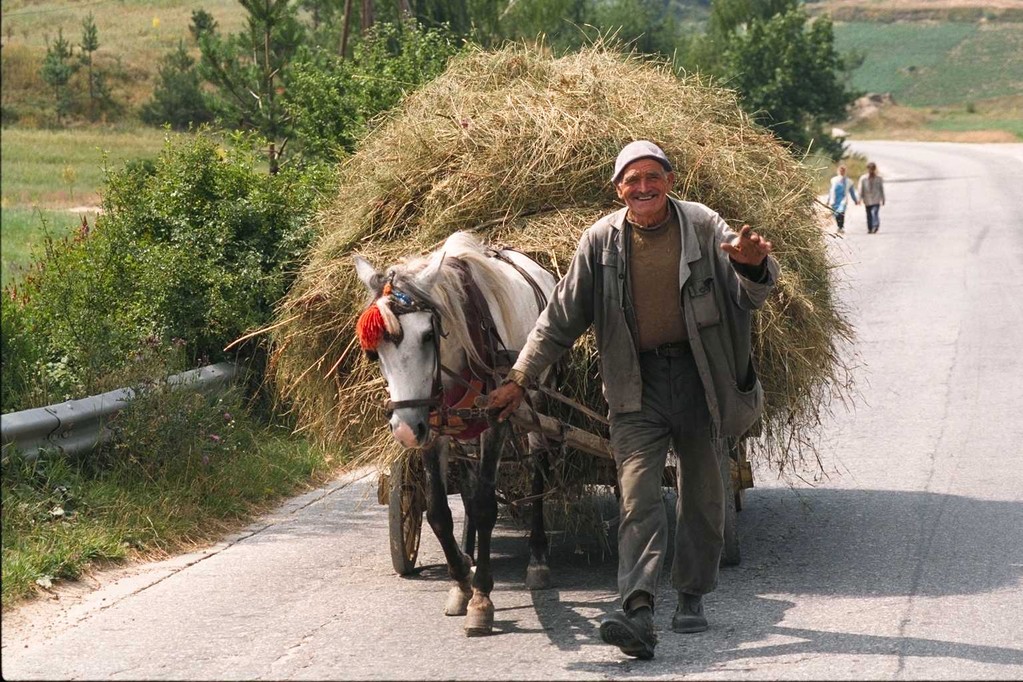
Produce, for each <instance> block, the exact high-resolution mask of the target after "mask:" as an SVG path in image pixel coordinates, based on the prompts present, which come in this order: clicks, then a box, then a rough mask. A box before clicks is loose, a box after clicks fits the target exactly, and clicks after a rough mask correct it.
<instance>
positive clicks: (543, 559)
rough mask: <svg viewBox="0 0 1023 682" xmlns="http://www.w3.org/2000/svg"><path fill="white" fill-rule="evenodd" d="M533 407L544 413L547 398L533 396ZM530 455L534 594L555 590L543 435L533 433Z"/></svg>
mask: <svg viewBox="0 0 1023 682" xmlns="http://www.w3.org/2000/svg"><path fill="white" fill-rule="evenodd" d="M531 397H532V400H533V404H534V405H535V406H536V408H537V409H538V410H540V411H541V412H542V411H543V408H544V400H543V396H542V394H541V393H540V392H539V391H536V392H533V393H532V394H531ZM527 439H528V441H529V453H530V454H531V455H532V457H533V485H532V488H531V490H530V493H529V494H530V496H531V497H532V498H533V504H532V507H533V509H532V519H531V520H530V521H531V523H530V530H529V566H528V568H526V587H527V588H529V589H530V590H544V589H547V588H548V587H550V586H551V569H550V566H548V565H547V549H548V547H549V543H548V542H547V530H546V529H545V528H544V522H543V493H544V482H545V481H546V480H547V473H548V468H549V466H550V455H549V453H548V450H547V440H546V439H545V438H544V437H543V436H542V435H541V434H539V433H530V434H529V435H528V436H527Z"/></svg>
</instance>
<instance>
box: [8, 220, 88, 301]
mask: <svg viewBox="0 0 1023 682" xmlns="http://www.w3.org/2000/svg"><path fill="white" fill-rule="evenodd" d="M86 215H87V219H88V221H89V224H90V225H92V224H94V223H95V213H91V214H86ZM80 225H81V217H80V216H78V215H76V214H73V213H69V212H68V211H46V210H43V209H28V208H0V241H2V242H3V250H2V253H3V256H2V259H0V286H6V285H7V284H9V283H10V282H12V281H13V280H14V279H16V278H17V277H19V276H20V275H21V274H22V272H23V271H24V270H25V268H26V267H27V266H28V265H29V264H30V263H32V262H33V261H34V260H36V257H37V256H39V255H40V254H41V252H42V249H43V243H44V240H45V238H46V237H47V236H50V237H54V238H56V237H63V236H64V235H66V234H67V233H68V232H70V231H71V230H73V229H76V228H77V227H78V226H80Z"/></svg>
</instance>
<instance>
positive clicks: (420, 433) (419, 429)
mask: <svg viewBox="0 0 1023 682" xmlns="http://www.w3.org/2000/svg"><path fill="white" fill-rule="evenodd" d="M416 438H418V439H419V442H420V443H422V442H423V440H425V439H426V424H424V423H423V422H419V424H417V425H416Z"/></svg>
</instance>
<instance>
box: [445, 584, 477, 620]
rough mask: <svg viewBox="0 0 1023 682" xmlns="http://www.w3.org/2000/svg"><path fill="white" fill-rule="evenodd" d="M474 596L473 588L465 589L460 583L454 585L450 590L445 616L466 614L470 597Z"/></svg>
mask: <svg viewBox="0 0 1023 682" xmlns="http://www.w3.org/2000/svg"><path fill="white" fill-rule="evenodd" d="M471 598H472V590H471V589H468V590H463V589H462V588H461V587H459V586H458V585H452V586H451V589H450V590H448V601H447V604H445V605H444V615H445V616H464V615H465V612H466V607H468V606H469V599H471Z"/></svg>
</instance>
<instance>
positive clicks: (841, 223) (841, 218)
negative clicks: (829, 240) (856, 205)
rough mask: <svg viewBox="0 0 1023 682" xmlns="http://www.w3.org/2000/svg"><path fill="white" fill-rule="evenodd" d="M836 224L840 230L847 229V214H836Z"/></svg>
mask: <svg viewBox="0 0 1023 682" xmlns="http://www.w3.org/2000/svg"><path fill="white" fill-rule="evenodd" d="M835 224H836V225H838V229H840V230H844V229H845V213H838V212H837V211H836V212H835Z"/></svg>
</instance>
